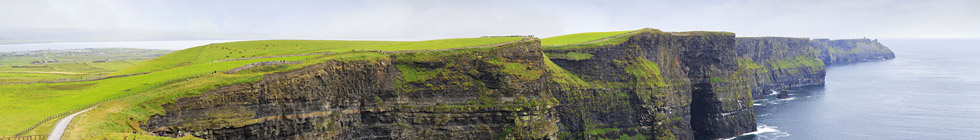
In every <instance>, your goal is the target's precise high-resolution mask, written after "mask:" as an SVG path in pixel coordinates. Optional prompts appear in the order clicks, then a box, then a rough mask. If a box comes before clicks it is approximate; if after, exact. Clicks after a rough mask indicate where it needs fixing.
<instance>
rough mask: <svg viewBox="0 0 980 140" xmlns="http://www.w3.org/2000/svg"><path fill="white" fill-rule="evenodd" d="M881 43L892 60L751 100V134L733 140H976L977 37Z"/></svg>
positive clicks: (979, 120) (979, 107) (979, 121)
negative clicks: (753, 129)
mask: <svg viewBox="0 0 980 140" xmlns="http://www.w3.org/2000/svg"><path fill="white" fill-rule="evenodd" d="M881 41H882V43H883V44H885V45H886V46H888V47H889V48H891V49H892V51H893V52H895V54H896V57H897V58H895V59H893V60H886V61H879V62H864V63H857V64H850V65H836V66H830V67H828V68H827V77H826V84H825V85H823V86H814V87H806V88H797V89H791V90H788V91H786V92H787V93H789V95H790V96H791V97H790V98H784V99H777V98H776V97H775V96H776V95H770V96H767V97H765V98H766V99H759V98H758V97H757V99H759V100H756V101H755V102H754V103H755V106H754V107H755V115H756V119H757V123H758V126H759V131H756V132H753V133H749V134H746V135H743V136H740V137H737V138H736V139H757V140H771V139H788V140H796V139H807V140H811V139H830V140H841V139H843V140H847V139H889V140H894V139H980V40H953V39H948V40H881Z"/></svg>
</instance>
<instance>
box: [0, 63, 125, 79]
mask: <svg viewBox="0 0 980 140" xmlns="http://www.w3.org/2000/svg"><path fill="white" fill-rule="evenodd" d="M142 61H143V60H124V61H111V62H101V63H79V62H62V63H50V64H34V65H31V66H34V67H28V68H16V67H11V66H0V83H11V82H36V81H53V80H62V79H72V80H79V79H83V78H92V77H97V76H100V75H106V74H110V73H112V72H115V71H118V70H121V69H124V68H127V67H130V66H133V65H134V64H135V63H139V62H142Z"/></svg>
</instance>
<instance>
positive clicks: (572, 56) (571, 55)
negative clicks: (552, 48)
mask: <svg viewBox="0 0 980 140" xmlns="http://www.w3.org/2000/svg"><path fill="white" fill-rule="evenodd" d="M547 54H548V56H551V58H558V59H568V60H587V59H592V56H593V55H592V54H590V53H579V52H568V53H565V54H560V53H547Z"/></svg>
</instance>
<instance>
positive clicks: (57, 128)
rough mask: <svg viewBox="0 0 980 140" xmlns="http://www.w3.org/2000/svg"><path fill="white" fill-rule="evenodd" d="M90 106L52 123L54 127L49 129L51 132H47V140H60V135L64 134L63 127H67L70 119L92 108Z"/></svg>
mask: <svg viewBox="0 0 980 140" xmlns="http://www.w3.org/2000/svg"><path fill="white" fill-rule="evenodd" d="M92 108H95V107H92ZM92 108H88V109H85V110H82V111H79V112H76V113H75V114H71V115H68V117H65V118H63V119H61V120H59V121H58V123H57V124H55V125H54V129H51V133H50V134H48V140H60V139H61V135H64V134H65V129H68V123H71V119H72V118H75V116H78V114H82V112H85V111H88V110H89V109H92Z"/></svg>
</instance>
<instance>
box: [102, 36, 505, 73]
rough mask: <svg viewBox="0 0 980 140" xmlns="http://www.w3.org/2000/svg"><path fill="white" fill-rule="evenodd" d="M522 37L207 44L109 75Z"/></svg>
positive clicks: (445, 46)
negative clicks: (275, 57)
mask: <svg viewBox="0 0 980 140" xmlns="http://www.w3.org/2000/svg"><path fill="white" fill-rule="evenodd" d="M521 39H522V38H521V37H483V38H455V39H439V40H427V41H348V40H260V41H241V42H228V43H218V44H209V45H204V46H199V47H194V48H190V49H185V50H180V51H177V52H173V53H170V54H167V55H164V56H160V57H159V58H157V59H154V60H150V61H147V62H146V63H140V64H137V65H136V66H133V67H130V68H127V69H123V70H120V71H118V72H116V73H113V74H112V75H125V74H134V73H143V72H154V71H160V70H165V69H170V68H175V67H181V66H188V65H193V64H202V63H208V62H213V61H219V60H228V59H236V58H239V59H241V58H253V57H269V56H280V55H295V54H308V53H321V52H346V51H352V50H377V51H411V50H438V49H451V48H460V47H471V46H482V45H492V44H497V43H504V42H510V41H517V40H521Z"/></svg>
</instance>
